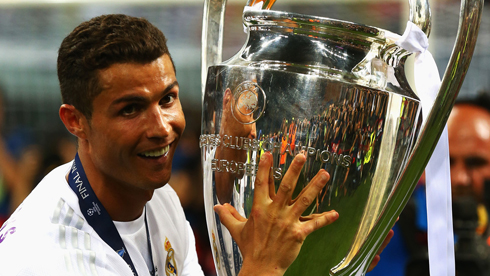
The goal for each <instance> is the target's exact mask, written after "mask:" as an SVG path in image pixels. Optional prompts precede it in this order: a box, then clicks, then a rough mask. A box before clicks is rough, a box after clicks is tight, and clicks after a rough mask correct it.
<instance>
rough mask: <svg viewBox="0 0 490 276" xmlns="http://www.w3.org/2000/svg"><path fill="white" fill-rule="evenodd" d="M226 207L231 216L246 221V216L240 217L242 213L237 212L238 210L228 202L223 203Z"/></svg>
mask: <svg viewBox="0 0 490 276" xmlns="http://www.w3.org/2000/svg"><path fill="white" fill-rule="evenodd" d="M223 206H224V207H225V208H226V209H228V211H229V212H230V213H231V214H232V215H233V217H234V218H235V219H237V220H238V221H242V222H245V221H247V219H246V218H244V217H242V215H240V213H238V211H237V210H236V209H235V207H233V206H231V205H230V204H228V203H225V204H224V205H223Z"/></svg>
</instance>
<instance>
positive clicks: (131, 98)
mask: <svg viewBox="0 0 490 276" xmlns="http://www.w3.org/2000/svg"><path fill="white" fill-rule="evenodd" d="M178 85H179V83H178V82H177V81H174V82H173V83H171V84H170V85H169V86H167V87H166V88H165V89H164V90H163V91H162V93H161V94H162V95H165V94H167V93H168V91H170V90H171V89H172V88H174V87H175V86H178ZM147 101H148V99H147V98H145V97H142V96H137V95H127V96H123V97H121V98H118V99H116V100H115V101H113V102H112V103H111V105H117V104H120V103H125V102H140V103H144V102H147Z"/></svg>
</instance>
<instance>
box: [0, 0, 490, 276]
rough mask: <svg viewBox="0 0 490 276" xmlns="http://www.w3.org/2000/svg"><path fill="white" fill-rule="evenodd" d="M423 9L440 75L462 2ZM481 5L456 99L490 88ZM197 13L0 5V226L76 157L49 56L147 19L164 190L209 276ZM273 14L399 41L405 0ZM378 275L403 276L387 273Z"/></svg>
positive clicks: (148, 4) (20, 2) (238, 33)
mask: <svg viewBox="0 0 490 276" xmlns="http://www.w3.org/2000/svg"><path fill="white" fill-rule="evenodd" d="M245 2H246V1H245V0H243V1H238V0H230V1H229V4H228V6H227V13H226V27H225V35H224V37H225V40H224V47H223V49H224V55H223V58H224V59H227V58H229V57H231V56H232V55H233V54H234V53H235V52H236V51H238V50H239V49H240V48H241V46H242V45H243V43H244V42H245V39H246V35H245V33H244V32H243V27H242V24H241V13H242V10H243V6H244V4H245ZM431 2H432V12H433V21H432V26H433V29H432V32H431V37H430V43H431V46H430V50H431V52H432V54H433V56H434V57H435V59H436V62H437V64H438V67H439V71H440V72H441V75H442V72H444V71H445V68H446V65H447V62H448V60H449V56H450V54H451V51H452V47H453V44H454V40H455V37H456V32H457V27H458V20H459V6H460V2H459V1H455V0H433V1H431ZM486 2H487V3H486V4H487V6H486V7H485V10H484V15H483V17H482V18H483V21H482V24H481V28H480V35H479V38H478V44H477V46H476V50H475V54H474V56H473V60H472V63H471V67H470V69H469V71H468V74H467V76H466V79H465V82H464V84H463V87H462V90H461V92H460V96H461V97H471V96H474V95H476V94H477V93H478V91H480V90H482V89H489V88H490V47H488V45H489V44H490V7H488V4H489V3H488V1H486ZM202 9H203V1H197V0H174V1H171V0H150V1H144V0H139V1H137V0H133V1H131V0H119V1H107V0H106V1H104V0H98V1H92V0H85V1H83V0H79V1H63V0H56V1H55V0H50V1H34V0H17V1H16V0H0V90H1V93H0V175H2V179H3V180H2V181H0V225H1V224H2V222H3V221H2V220H4V219H5V218H6V217H8V215H9V213H10V212H11V211H12V210H13V209H14V208H15V207H16V206H17V205H18V204H19V203H20V202H21V201H22V199H23V198H24V197H25V195H27V194H28V192H29V191H30V190H31V189H32V188H33V187H34V186H35V184H36V183H37V182H38V181H39V180H40V179H41V178H42V177H43V176H44V175H45V174H46V173H47V172H48V171H49V170H51V169H52V168H53V167H54V166H57V165H59V164H62V163H65V162H68V161H70V160H71V159H72V158H73V157H74V152H75V151H76V144H75V140H74V138H73V137H71V136H70V135H69V134H68V132H67V131H66V130H65V129H64V127H63V125H62V123H61V121H60V120H59V118H58V108H59V106H60V103H61V97H60V92H59V88H58V79H57V76H56V58H57V50H58V47H59V45H60V43H61V41H62V39H63V38H64V37H65V36H66V35H67V34H68V33H69V32H71V30H73V28H74V27H75V26H77V25H78V24H79V23H81V22H82V21H85V20H88V19H90V18H92V17H94V16H97V15H101V14H107V13H125V14H129V15H132V16H139V17H145V18H147V19H148V20H149V21H150V22H152V23H153V24H154V25H156V26H157V27H158V28H160V29H161V30H162V31H163V32H164V33H165V35H166V36H167V39H168V46H169V48H170V52H171V54H172V57H173V60H174V62H175V65H176V68H177V78H178V80H179V84H180V90H181V94H180V95H181V98H182V103H183V108H184V112H185V114H186V118H187V128H186V131H185V135H184V137H183V139H182V141H181V142H180V148H179V152H178V154H176V157H175V160H174V172H173V174H172V179H171V183H170V184H171V185H172V186H173V187H174V189H175V190H176V191H177V193H178V194H179V196H180V198H181V201H182V204H183V206H184V208H185V210H186V212H187V216H188V219H189V221H190V222H191V224H192V226H193V228H194V230H195V232H196V238H197V246H198V252H199V255H200V256H199V257H200V260H201V264H202V266H203V269H204V270H205V272H206V274H207V275H214V267H213V260H212V256H211V254H210V249H209V242H208V239H207V232H206V231H207V230H206V225H205V221H204V213H203V208H204V207H203V200H202V180H201V174H202V173H201V168H200V151H199V147H198V136H199V134H200V116H201V105H200V104H201V102H200V101H201V91H200V47H201V43H200V41H201V25H202ZM274 9H276V10H283V11H291V12H297V13H303V14H310V15H318V16H324V17H330V18H335V19H341V20H347V21H353V22H356V23H362V24H366V25H372V26H376V27H379V28H383V29H387V30H390V31H393V32H396V33H399V34H402V33H403V31H404V29H405V25H406V21H407V18H408V1H407V0H323V1H321V0H301V1H293V0H278V1H277V3H276V4H275V5H274ZM408 66H410V65H408ZM408 71H409V70H408ZM2 164H3V165H2ZM19 168H22V169H19ZM12 172H15V173H12ZM9 183H10V184H9ZM11 183H20V184H15V185H12V184H11ZM13 187H14V188H13ZM15 187H17V188H15ZM19 187H21V188H19ZM382 262H383V261H382ZM368 275H375V272H373V274H371V273H370V274H368ZM380 275H404V274H403V273H402V272H395V271H393V270H392V273H390V274H380Z"/></svg>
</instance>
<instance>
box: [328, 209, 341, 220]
mask: <svg viewBox="0 0 490 276" xmlns="http://www.w3.org/2000/svg"><path fill="white" fill-rule="evenodd" d="M330 218H331V219H338V218H339V213H337V212H336V211H333V212H331V213H330Z"/></svg>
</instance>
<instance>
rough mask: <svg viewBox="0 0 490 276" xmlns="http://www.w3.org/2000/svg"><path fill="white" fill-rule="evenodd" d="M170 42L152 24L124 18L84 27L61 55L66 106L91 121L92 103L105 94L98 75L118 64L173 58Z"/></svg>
mask: <svg viewBox="0 0 490 276" xmlns="http://www.w3.org/2000/svg"><path fill="white" fill-rule="evenodd" d="M166 40H167V39H166V38H165V36H164V34H163V33H162V32H161V31H160V30H159V29H158V28H156V27H155V26H154V25H152V24H151V23H150V22H148V20H146V19H144V18H137V17H132V16H128V15H124V14H109V15H102V16H98V17H94V18H92V19H91V20H89V21H86V22H83V23H81V24H80V25H79V26H78V27H76V28H75V29H74V30H73V31H72V32H71V33H70V34H69V35H68V36H67V37H66V38H65V39H63V42H62V43H61V46H60V49H59V51H58V80H59V82H60V90H61V98H62V101H63V103H65V104H70V105H73V106H74V107H75V108H76V109H78V110H79V111H80V112H81V113H82V114H83V115H85V116H86V117H87V119H90V118H91V116H92V102H93V100H94V98H95V97H96V96H97V95H99V94H100V92H102V88H101V87H100V85H99V78H98V72H99V71H100V70H102V69H105V68H108V67H110V66H111V65H113V64H117V63H139V64H147V63H150V62H152V61H154V60H156V59H158V58H159V57H161V56H163V55H164V54H166V55H168V56H169V57H170V53H169V51H168V48H167V43H166ZM170 60H172V58H171V57H170ZM172 65H173V61H172ZM174 70H175V67H174Z"/></svg>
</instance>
